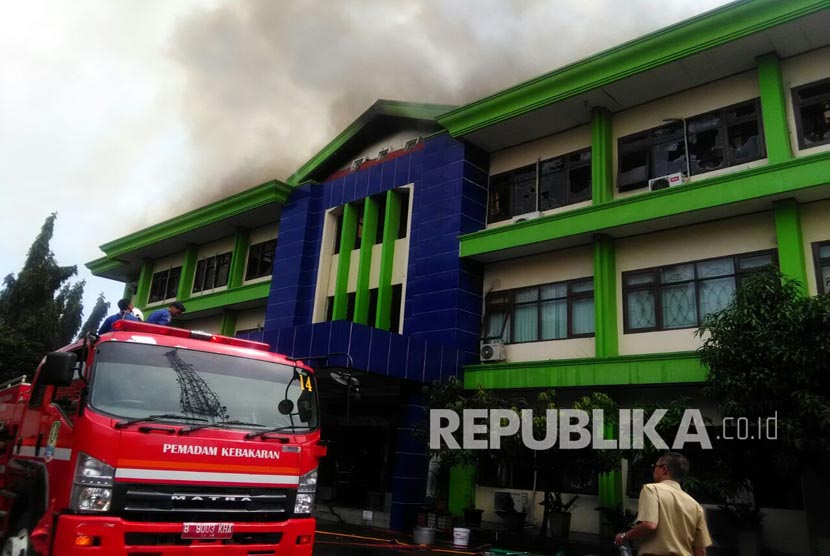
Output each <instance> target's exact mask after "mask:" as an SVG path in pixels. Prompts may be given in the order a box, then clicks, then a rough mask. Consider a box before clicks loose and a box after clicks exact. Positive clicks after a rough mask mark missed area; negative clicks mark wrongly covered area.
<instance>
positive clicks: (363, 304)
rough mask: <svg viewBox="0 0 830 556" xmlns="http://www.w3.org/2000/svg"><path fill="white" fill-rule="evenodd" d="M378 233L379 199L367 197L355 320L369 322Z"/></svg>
mask: <svg viewBox="0 0 830 556" xmlns="http://www.w3.org/2000/svg"><path fill="white" fill-rule="evenodd" d="M377 233H378V201H377V200H376V199H373V198H372V197H366V200H365V202H364V204H363V232H362V234H363V236H362V238H363V239H362V240H361V241H360V259H359V260H360V264H359V266H358V269H357V292H356V293H355V302H354V322H356V323H359V324H367V323H368V322H369V275H370V274H371V270H372V248H373V247H374V245H375V237H376V236H377Z"/></svg>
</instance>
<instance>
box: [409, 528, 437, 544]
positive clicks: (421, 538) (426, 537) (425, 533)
mask: <svg viewBox="0 0 830 556" xmlns="http://www.w3.org/2000/svg"><path fill="white" fill-rule="evenodd" d="M412 536H413V537H414V539H413V540H414V541H415V544H424V545H432V544H435V529H433V528H432V527H416V528H415V529H414V530H413V531H412Z"/></svg>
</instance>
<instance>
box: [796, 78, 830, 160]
mask: <svg viewBox="0 0 830 556" xmlns="http://www.w3.org/2000/svg"><path fill="white" fill-rule="evenodd" d="M793 104H794V107H793V108H794V111H795V122H796V127H797V129H798V147H799V148H801V149H809V148H812V147H817V146H818V145H826V144H828V143H830V79H825V80H823V81H818V82H816V83H810V84H809V85H805V86H803V87H799V88H797V89H793Z"/></svg>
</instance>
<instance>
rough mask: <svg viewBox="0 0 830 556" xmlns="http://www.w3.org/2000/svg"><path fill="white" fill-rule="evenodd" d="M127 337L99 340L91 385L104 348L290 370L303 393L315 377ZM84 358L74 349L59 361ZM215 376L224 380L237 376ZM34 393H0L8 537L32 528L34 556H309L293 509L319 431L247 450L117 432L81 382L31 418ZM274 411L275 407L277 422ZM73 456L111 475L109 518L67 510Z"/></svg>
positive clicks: (160, 429)
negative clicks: (146, 349) (139, 347)
mask: <svg viewBox="0 0 830 556" xmlns="http://www.w3.org/2000/svg"><path fill="white" fill-rule="evenodd" d="M122 322H127V321H122ZM128 328H129V329H127V330H117V331H115V332H112V333H109V334H105V335H103V336H102V337H100V339H98V340H97V341H96V342H95V343H94V345H92V346H91V349H88V350H87V353H88V357H87V360H86V365H85V367H84V370H83V373H84V374H85V376H86V377H87V378H90V377H91V375H93V374H94V373H95V366H94V364H95V361H96V354H97V353H99V349H100V348H101V346H103V345H105V344H106V343H107V342H116V343H129V344H146V345H149V346H161V347H165V348H168V347H169V348H171V349H174V350H193V351H198V352H200V355H201V356H204V357H213V356H214V355H216V356H232V357H234V358H241V359H233V360H231V359H227V358H222V359H221V361H222V362H223V363H224V362H228V361H230V362H234V361H239V362H240V363H242V360H243V359H244V360H256V361H263V362H273V363H280V364H282V365H288V366H289V367H291V368H294V367H296V368H299V369H302V371H301V373H302V376H305V377H306V379H305V380H307V383H303V382H302V381H303V379H302V378H300V382H301V384H302V385H303V388H305V384H307V387H308V390H309V394H310V393H311V390H312V381H311V377H313V372H312V371H311V369H309V368H308V367H306V366H304V365H302V364H299V363H297V362H294V361H291V360H288V359H286V358H285V357H282V356H279V355H277V354H274V353H270V352H268V351H265V350H264V349H262V347H263V346H255V345H254V344H250V345H247V344H246V343H245V342H244V341H236V340H235V339H229V338H222V337H216V336H214V337H211V338H209V339H207V338H205V337H203V336H202V337H198V338H192V337H190V336H188V334H189V331H184V330H180V329H163V327H156V326H153V325H145V324H143V323H139V325H136V324H132V325H129V326H128ZM159 329H162V330H159ZM158 332H161V333H158ZM234 344H236V345H234ZM82 347H83V344H82V343H76V344H73V345H71V346H67V347H66V348H64V349H63V350H62V351H78V350H80V349H81V348H82ZM266 347H267V346H266ZM204 354H208V355H204ZM275 369H280V368H279V367H275ZM281 369H282V371H281V372H286V373H290V372H292V371H291V370H290V369H287V368H285V367H281ZM171 372H172V371H171ZM223 372H224V373H226V374H229V375H232V374H233V368H230V369H226V370H224V371H223ZM294 372H295V373H296V371H294ZM94 380H95V379H94V377H92V381H93V382H92V387H93V388H94V386H95V383H94ZM292 381H293V379H292ZM288 384H289V385H290V384H291V382H288ZM37 389H38V378H37V376H36V378H35V381H34V384H33V385H29V384H26V383H23V382H19V383H16V384H12V385H9V386H7V387H6V388H5V389H4V390H0V431H1V432H2V440H0V488H2V489H3V492H5V493H6V495H4V496H0V510H1V511H3V512H6V514H5V517H4V529H5V530H6V534H7V535H8V534H16V533H17V530H18V529H17V528H19V527H20V526H21V524H22V523H26V520H27V519H28V520H29V522H28V525H27V527H29V528H30V529H29V532H30V540H31V543H32V545H33V547H34V550H35V553H40V554H44V555H75V554H84V555H96V554H102V555H103V554H106V555H108V556H109V555H112V556H115V555H125V556H127V555H136V556H138V555H151V554H152V555H153V556H166V555H174V554H185V553H186V554H200V555H201V554H204V555H214V554H215V555H219V554H223V555H246V556H247V555H249V554H257V555H266V554H280V555H292V554H297V555H310V554H311V547H312V542H313V538H314V529H315V521H314V519H313V518H312V517H311V516H310V515H308V514H305V513H304V514H301V515H294V501H295V498H296V496H297V489H298V484H299V483H300V477H301V476H302V475H305V474H307V473H309V472H311V471H313V470H314V469H316V468H317V467H318V461H319V458H320V457H322V456H323V455H324V454H325V448H323V447H321V446H319V440H320V431H319V428H318V429H316V430H308V428H309V427H306V429H307V430H304V431H298V432H299V433H295V432H293V431H290V430H287V431H278V432H274V433H272V434H267V435H264V436H259V437H254V438H252V437H250V436H246V435H249V433H252V432H256V431H257V429H256V428H250V427H249V428H244V427H241V428H240V427H225V428H214V427H205V428H200V429H198V430H193V431H188V430H186V429H188V428H189V427H190V426H191V425H199V424H200V423H199V422H195V423H187V422H184V423H183V422H176V421H175V420H174V421H171V420H164V419H162V420H149V421H142V422H136V423H134V424H129V425H124V421H125V419H124V417H123V416H121V417H119V416H115V415H108V414H105V413H103V412H102V411H100V410H97V409H96V408H95V407H94V406H93V405H91V404H90V402H89V395H88V392H87V383H86V382H84V381H83V380H80V379H79V378H76V379H75V381H74V382H73V384H72V385H71V386H67V387H61V388H58V387H55V386H46V387H45V388H42V394H43V396H42V397H43V401H42V403H41V404H39V405H36V404H35V405H34V406H30V400H31V399H33V395H34V399H35V400H36V399H37V396H38V395H39V394H38V392H37V391H36V390H37ZM285 390H286V392H287V391H288V386H286V387H285ZM314 390H316V386H314ZM286 396H287V394H286ZM314 396H316V391H315V392H314ZM67 400H69V401H70V402H71V400H80V402H79V403H78V404H77V405H78V406H79V408H76V409H75V410H74V411H73V408H72V404H71V403H69V402H67ZM126 401H130V400H126ZM279 401H280V400H278V399H275V400H274V408H275V411H276V404H277V403H278V402H279ZM315 407H316V406H315ZM292 422H293V421H292ZM118 423H121V424H120V425H118V426H117V424H118ZM79 454H85V455H86V456H91V457H92V458H94V459H95V460H98V462H102V463H103V464H106V465H108V466H111V467H112V468H114V472H113V477H112V479H111V481H112V488H111V489H110V492H111V497H112V500H111V504H110V510H109V511H105V512H91V511H88V512H83V511H78V510H77V509H73V500H72V497H73V485H75V484H76V483H75V481H76V480H77V476H76V466H77V465H78V458H79ZM76 488H81V487H77V486H76ZM10 493H11V494H10ZM29 514H34V515H29ZM217 523H218V524H221V525H214V524H217ZM195 524H198V527H197V526H196V525H195ZM10 528H11V529H10ZM205 535H206V536H207V537H208V538H204V537H205ZM223 537H228V538H223ZM84 543H89V544H84Z"/></svg>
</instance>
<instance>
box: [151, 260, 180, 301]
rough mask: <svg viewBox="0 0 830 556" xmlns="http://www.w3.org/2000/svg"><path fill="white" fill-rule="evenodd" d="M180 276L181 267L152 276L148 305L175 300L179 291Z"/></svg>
mask: <svg viewBox="0 0 830 556" xmlns="http://www.w3.org/2000/svg"><path fill="white" fill-rule="evenodd" d="M181 274H182V267H180V266H176V267H173V268H169V269H166V270H162V271H159V272H156V273H154V274H153V278H152V280H151V281H150V297H149V298H148V299H147V301H148V303H155V302H156V301H164V300H165V299H175V298H176V294H177V293H178V290H179V278H180V277H181Z"/></svg>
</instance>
